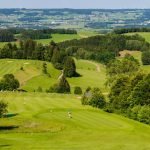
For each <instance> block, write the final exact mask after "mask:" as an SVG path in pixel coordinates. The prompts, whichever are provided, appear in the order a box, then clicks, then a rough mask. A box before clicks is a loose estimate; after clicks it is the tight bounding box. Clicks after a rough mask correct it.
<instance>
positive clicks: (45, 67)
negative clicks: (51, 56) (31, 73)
mask: <svg viewBox="0 0 150 150" xmlns="http://www.w3.org/2000/svg"><path fill="white" fill-rule="evenodd" d="M42 71H43V73H44V74H47V64H46V63H45V62H44V63H43V70H42Z"/></svg>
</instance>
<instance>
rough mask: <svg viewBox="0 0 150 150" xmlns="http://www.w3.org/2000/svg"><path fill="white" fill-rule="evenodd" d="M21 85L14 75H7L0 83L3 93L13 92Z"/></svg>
mask: <svg viewBox="0 0 150 150" xmlns="http://www.w3.org/2000/svg"><path fill="white" fill-rule="evenodd" d="M19 86H20V84H19V81H18V80H17V79H15V77H14V75H13V74H6V75H4V76H3V79H2V80H1V81H0V90H3V91H13V90H17V89H18V88H19Z"/></svg>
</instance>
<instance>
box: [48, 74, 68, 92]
mask: <svg viewBox="0 0 150 150" xmlns="http://www.w3.org/2000/svg"><path fill="white" fill-rule="evenodd" d="M49 92H51V93H70V85H69V83H68V81H67V80H66V78H65V76H64V75H62V76H61V78H60V79H59V82H58V83H57V84H54V85H53V86H52V87H50V89H49Z"/></svg>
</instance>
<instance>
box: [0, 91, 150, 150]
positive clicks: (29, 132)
mask: <svg viewBox="0 0 150 150" xmlns="http://www.w3.org/2000/svg"><path fill="white" fill-rule="evenodd" d="M0 97H1V98H4V99H5V100H6V101H7V102H8V103H9V112H11V113H19V115H18V116H16V117H13V118H6V119H0V126H6V125H14V126H19V128H16V129H14V130H10V131H1V133H0V149H11V150H20V149H26V150H30V149H31V150H33V149H42V150H46V149H47V150H48V149H53V150H55V149H56V150H63V149H64V150H67V149H68V150H70V149H71V150H75V149H76V150H80V149H81V150H87V149H88V150H100V149H102V150H137V149H138V150H149V149H150V143H149V141H150V127H149V126H147V125H144V124H141V123H138V122H136V121H132V120H130V119H127V118H124V117H121V116H118V115H115V114H108V113H105V112H102V111H101V110H97V109H94V108H91V107H87V106H81V104H80V100H79V99H78V97H76V96H74V95H58V94H40V93H20V94H18V93H0ZM33 106H34V107H33ZM68 110H70V111H72V114H73V118H72V119H69V118H68V116H67V112H68Z"/></svg>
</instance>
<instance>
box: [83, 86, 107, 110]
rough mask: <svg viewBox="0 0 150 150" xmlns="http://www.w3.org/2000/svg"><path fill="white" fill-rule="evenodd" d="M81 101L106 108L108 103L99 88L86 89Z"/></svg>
mask: <svg viewBox="0 0 150 150" xmlns="http://www.w3.org/2000/svg"><path fill="white" fill-rule="evenodd" d="M81 102H82V104H83V105H91V106H93V107H97V108H104V107H105V105H106V101H105V97H104V96H103V94H102V92H101V91H100V89H99V88H93V89H91V90H90V89H88V90H86V92H85V93H84V95H83V97H82V99H81Z"/></svg>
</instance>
